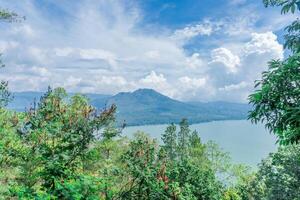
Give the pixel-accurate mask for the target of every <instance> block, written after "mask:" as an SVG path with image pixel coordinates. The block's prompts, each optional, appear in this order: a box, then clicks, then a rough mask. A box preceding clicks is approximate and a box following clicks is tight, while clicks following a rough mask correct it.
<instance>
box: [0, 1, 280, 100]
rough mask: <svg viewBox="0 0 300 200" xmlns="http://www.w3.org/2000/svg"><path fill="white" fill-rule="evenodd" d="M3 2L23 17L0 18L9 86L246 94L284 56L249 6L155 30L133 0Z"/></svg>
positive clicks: (201, 96)
mask: <svg viewBox="0 0 300 200" xmlns="http://www.w3.org/2000/svg"><path fill="white" fill-rule="evenodd" d="M0 2H1V3H3V6H5V7H7V8H8V9H12V10H15V11H16V12H18V13H22V15H25V16H26V17H27V20H26V21H24V22H22V23H17V24H9V25H7V26H3V25H1V24H0V26H1V32H0V37H1V41H0V53H4V57H3V58H4V61H5V64H6V66H7V67H6V68H5V69H2V72H1V74H0V78H1V79H5V80H8V81H9V82H10V88H11V89H12V90H14V91H27V90H37V91H44V90H46V88H47V86H48V85H52V86H55V87H56V86H64V87H66V89H67V90H69V91H71V92H94V93H105V94H115V93H117V92H121V91H132V90H135V89H138V88H143V87H145V88H153V89H156V90H158V91H159V92H161V93H163V94H166V95H169V96H171V97H174V98H177V99H181V100H199V101H200V100H201V101H208V100H225V99H226V100H228V101H244V100H245V99H246V96H247V94H249V92H250V91H251V89H252V87H251V86H252V83H253V81H254V80H255V79H257V78H259V77H260V73H261V71H263V70H264V69H266V67H267V62H268V61H269V60H271V59H275V58H279V59H282V58H283V48H282V45H281V44H280V43H279V42H278V38H277V37H276V35H275V34H274V33H273V32H272V26H270V27H269V28H270V29H269V30H266V28H265V26H263V27H264V28H261V27H258V26H257V25H256V22H257V20H258V19H259V17H260V16H259V15H258V14H257V13H256V12H252V10H250V11H248V10H246V9H245V10H243V11H240V12H241V13H237V14H235V16H234V17H228V16H227V17H224V18H223V17H222V18H220V19H218V18H216V19H214V20H212V19H204V20H199V22H193V23H192V24H186V25H182V27H177V29H171V28H166V27H163V29H160V31H159V32H158V31H156V30H155V29H153V31H148V30H145V29H144V26H141V23H144V21H143V15H144V13H143V10H141V8H140V7H139V6H138V5H137V4H136V3H135V2H134V1H126V2H124V1H121V0H115V1H106V0H83V1H76V2H72V4H70V3H67V2H66V1H62V2H55V1H54V2H51V8H55V9H56V10H58V11H59V15H53V14H52V13H51V10H50V9H49V10H47V9H46V10H45V9H43V10H41V9H40V7H39V5H38V4H37V3H36V1H34V0H29V1H18V2H14V3H10V2H9V1H5V0H0ZM125 3H130V5H129V6H128V5H126V4H125ZM232 3H234V4H239V5H240V3H242V1H234V2H232ZM241 10H242V9H241ZM276 19H277V18H276ZM276 23H277V22H276ZM280 23H281V24H284V23H283V22H280ZM161 30H163V31H161ZM164 30H166V31H164ZM192 39H195V40H192ZM196 39H197V42H199V44H193V42H194V41H196ZM187 46H190V48H188V47H187Z"/></svg>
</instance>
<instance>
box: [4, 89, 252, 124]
mask: <svg viewBox="0 0 300 200" xmlns="http://www.w3.org/2000/svg"><path fill="white" fill-rule="evenodd" d="M41 95H42V93H39V92H21V93H15V94H14V97H15V100H14V101H13V102H12V103H11V104H10V105H9V108H11V109H14V110H18V111H21V110H24V108H25V107H27V108H28V107H29V106H30V104H32V102H33V100H34V99H39V97H40V96H41ZM86 96H87V97H89V99H90V102H91V104H92V105H93V106H95V107H96V108H99V109H101V108H104V107H105V106H109V105H111V104H116V105H117V114H116V115H117V121H118V123H123V122H125V123H126V124H127V125H146V124H165V123H171V122H174V123H178V122H179V121H180V120H181V119H182V118H188V119H189V121H190V123H199V122H207V121H214V120H229V119H245V118H246V116H247V112H248V110H249V109H250V106H249V105H247V104H241V103H229V102H208V103H203V102H181V101H178V100H174V99H171V98H169V97H167V96H164V95H162V94H160V93H158V92H156V91H155V90H152V89H138V90H136V91H134V92H121V93H118V94H116V95H114V96H110V95H101V94H86Z"/></svg>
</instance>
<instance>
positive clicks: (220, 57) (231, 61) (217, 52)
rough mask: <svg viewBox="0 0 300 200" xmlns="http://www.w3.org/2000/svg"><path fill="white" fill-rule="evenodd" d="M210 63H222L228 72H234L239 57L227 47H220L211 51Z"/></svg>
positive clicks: (238, 62)
mask: <svg viewBox="0 0 300 200" xmlns="http://www.w3.org/2000/svg"><path fill="white" fill-rule="evenodd" d="M211 57H212V61H211V63H222V64H223V65H224V66H225V67H226V68H227V71H228V72H229V73H236V72H237V71H238V66H239V65H240V62H241V61H240V58H239V57H238V56H237V55H234V54H233V53H232V52H231V51H230V50H229V49H226V48H223V47H220V48H217V49H214V50H213V51H212V52H211Z"/></svg>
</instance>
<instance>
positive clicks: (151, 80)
mask: <svg viewBox="0 0 300 200" xmlns="http://www.w3.org/2000/svg"><path fill="white" fill-rule="evenodd" d="M166 81H167V80H166V78H165V77H164V75H163V74H156V72H155V71H151V73H150V74H149V75H147V76H146V77H145V78H142V79H141V80H140V82H141V83H144V84H163V83H165V82H166Z"/></svg>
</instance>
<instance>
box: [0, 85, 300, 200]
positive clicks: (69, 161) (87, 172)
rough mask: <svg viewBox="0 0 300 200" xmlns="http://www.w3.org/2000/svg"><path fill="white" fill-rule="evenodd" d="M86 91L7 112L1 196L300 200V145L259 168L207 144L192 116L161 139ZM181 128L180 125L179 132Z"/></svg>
mask: <svg viewBox="0 0 300 200" xmlns="http://www.w3.org/2000/svg"><path fill="white" fill-rule="evenodd" d="M115 111H116V108H115V107H114V106H112V107H110V108H108V109H105V110H103V111H101V112H98V111H97V110H95V109H94V108H93V107H91V106H90V105H89V103H88V99H87V98H85V97H84V96H81V95H75V96H72V97H68V96H67V94H66V93H65V91H64V90H63V89H61V88H57V89H55V90H49V91H48V92H47V93H46V94H45V95H44V96H43V97H42V98H41V100H40V102H39V103H38V104H37V105H36V106H35V107H33V108H31V109H29V110H28V111H27V112H26V113H14V112H11V111H8V110H6V109H4V108H2V109H1V111H0V130H1V132H0V155H1V157H0V165H1V173H0V183H1V189H0V196H1V198H2V199H15V198H17V199H201V200H202V199H203V200H204V199H205V200H210V199H212V200H240V199H241V200H244V199H245V200H247V199H298V198H299V195H300V167H299V166H300V165H299V158H300V148H299V146H295V145H291V146H288V147H283V148H280V149H279V151H278V152H277V153H275V154H271V155H270V156H269V157H268V158H267V159H265V160H264V161H263V162H262V163H261V164H260V167H259V169H258V171H257V172H256V173H253V172H251V171H250V170H249V169H248V168H247V167H245V166H242V165H233V164H231V163H230V158H229V156H228V155H227V154H226V153H224V152H222V151H221V149H220V148H219V147H218V146H217V145H216V144H214V143H213V142H208V143H203V142H201V139H200V136H199V134H198V132H197V131H192V130H191V129H190V128H189V125H188V122H187V120H186V119H183V120H182V121H181V123H180V124H179V129H178V128H177V127H176V125H174V124H171V125H170V126H168V127H167V129H166V130H165V133H164V134H163V135H162V138H161V139H162V142H163V143H162V144H159V143H158V142H157V141H156V140H154V139H151V138H150V137H148V136H147V135H146V134H144V133H141V132H140V133H136V134H135V136H134V137H133V138H132V139H128V138H126V137H122V135H121V130H120V129H117V128H115V123H114V113H115ZM177 129H178V130H177Z"/></svg>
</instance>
